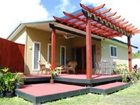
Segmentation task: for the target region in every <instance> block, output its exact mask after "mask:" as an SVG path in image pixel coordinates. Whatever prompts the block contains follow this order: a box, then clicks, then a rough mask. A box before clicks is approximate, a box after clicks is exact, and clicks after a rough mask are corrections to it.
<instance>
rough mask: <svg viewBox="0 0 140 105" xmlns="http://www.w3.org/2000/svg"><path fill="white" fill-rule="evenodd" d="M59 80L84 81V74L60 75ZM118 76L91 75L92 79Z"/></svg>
mask: <svg viewBox="0 0 140 105" xmlns="http://www.w3.org/2000/svg"><path fill="white" fill-rule="evenodd" d="M59 76H60V77H61V78H72V79H86V75H84V74H61V75H59ZM118 76H120V75H107V74H100V75H98V74H95V75H92V79H103V78H111V77H112V78H113V77H118Z"/></svg>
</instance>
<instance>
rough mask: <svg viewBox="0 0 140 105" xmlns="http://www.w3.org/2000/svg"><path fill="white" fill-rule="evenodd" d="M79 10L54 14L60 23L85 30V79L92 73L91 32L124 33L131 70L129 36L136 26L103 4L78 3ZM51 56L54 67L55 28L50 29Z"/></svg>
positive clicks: (53, 66)
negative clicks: (62, 15)
mask: <svg viewBox="0 0 140 105" xmlns="http://www.w3.org/2000/svg"><path fill="white" fill-rule="evenodd" d="M80 6H81V7H82V10H81V11H78V12H75V13H72V14H70V13H67V12H64V15H65V17H63V18H58V17H55V16H54V19H55V20H56V22H59V23H61V24H64V25H67V26H70V27H73V28H76V29H79V30H82V31H85V32H86V65H87V66H86V67H87V68H86V74H87V79H91V75H92V58H91V57H92V51H91V46H92V44H91V34H96V35H98V36H101V37H105V38H113V37H118V36H119V37H121V36H122V35H126V36H127V37H128V64H129V70H130V71H131V70H132V62H131V57H132V49H131V37H132V35H134V34H137V33H139V32H140V30H139V29H138V28H135V26H133V25H132V24H129V22H128V21H125V19H121V16H116V13H117V12H114V13H111V12H110V11H111V8H109V9H106V8H105V4H102V5H99V6H96V7H88V6H85V5H83V4H80ZM51 39H52V41H51V43H52V50H51V53H52V57H51V65H52V68H55V65H56V64H55V28H53V31H52V38H51Z"/></svg>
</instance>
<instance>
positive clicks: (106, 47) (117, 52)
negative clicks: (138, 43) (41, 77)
mask: <svg viewBox="0 0 140 105" xmlns="http://www.w3.org/2000/svg"><path fill="white" fill-rule="evenodd" d="M50 23H53V24H58V23H56V22H54V21H44V22H35V23H22V24H20V25H19V26H18V28H17V29H16V30H14V32H13V33H12V34H11V35H10V36H9V37H8V40H11V41H14V42H16V43H21V44H25V55H24V62H25V73H27V74H28V73H35V72H38V71H39V63H38V61H41V62H43V63H46V62H50V59H51V28H50V27H49V24H50ZM62 27H64V26H63V25H62ZM68 28H69V29H70V27H68ZM70 30H71V29H70ZM74 31H75V32H77V33H82V34H83V36H80V35H76V34H69V33H66V32H61V31H57V32H56V64H57V65H66V62H67V61H68V60H70V59H75V60H76V61H77V62H78V65H77V71H76V72H77V73H85V69H86V67H85V64H86V60H85V59H86V55H85V53H86V51H85V50H86V48H85V47H86V43H85V40H86V39H85V35H84V34H85V33H84V32H82V31H79V30H74ZM92 40H93V41H92V49H93V54H92V56H93V59H92V60H93V67H95V66H97V65H96V64H97V63H99V62H101V61H106V62H108V61H111V62H112V61H114V62H116V63H117V64H128V55H127V52H128V47H127V43H124V42H121V41H119V40H117V39H107V38H104V37H99V36H93V37H92ZM132 47H134V48H137V47H135V46H132ZM107 66H108V65H107ZM96 68H98V67H96ZM102 69H103V68H102ZM108 69H109V68H108Z"/></svg>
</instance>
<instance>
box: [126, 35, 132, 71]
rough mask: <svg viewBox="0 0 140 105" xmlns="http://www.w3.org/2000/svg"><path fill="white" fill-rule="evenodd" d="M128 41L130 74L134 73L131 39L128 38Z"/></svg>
mask: <svg viewBox="0 0 140 105" xmlns="http://www.w3.org/2000/svg"><path fill="white" fill-rule="evenodd" d="M127 40H128V67H129V72H131V71H132V48H131V37H130V36H128V37H127Z"/></svg>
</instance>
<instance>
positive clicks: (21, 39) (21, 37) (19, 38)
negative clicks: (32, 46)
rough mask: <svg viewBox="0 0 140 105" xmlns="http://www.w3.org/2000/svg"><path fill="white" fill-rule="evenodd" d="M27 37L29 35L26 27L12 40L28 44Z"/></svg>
mask: <svg viewBox="0 0 140 105" xmlns="http://www.w3.org/2000/svg"><path fill="white" fill-rule="evenodd" d="M26 37H27V33H26V28H24V29H23V30H21V31H20V32H19V33H18V34H17V35H16V37H14V38H13V39H12V40H11V41H13V42H16V43H19V44H24V45H25V44H26Z"/></svg>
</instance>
